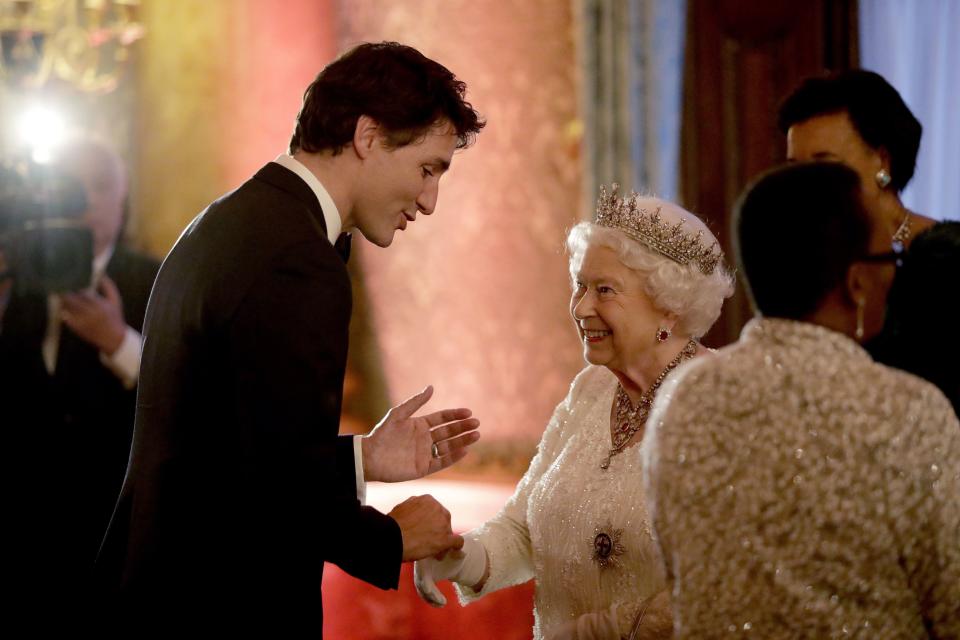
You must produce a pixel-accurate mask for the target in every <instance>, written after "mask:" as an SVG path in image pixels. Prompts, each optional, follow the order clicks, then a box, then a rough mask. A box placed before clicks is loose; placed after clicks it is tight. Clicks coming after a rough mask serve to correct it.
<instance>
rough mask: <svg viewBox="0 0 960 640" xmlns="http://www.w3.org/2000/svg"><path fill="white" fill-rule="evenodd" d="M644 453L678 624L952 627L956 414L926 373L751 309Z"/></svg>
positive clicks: (958, 498)
mask: <svg viewBox="0 0 960 640" xmlns="http://www.w3.org/2000/svg"><path fill="white" fill-rule="evenodd" d="M641 452H642V457H643V458H644V459H646V460H648V466H647V474H646V480H647V482H648V483H649V487H650V492H649V497H650V499H651V507H650V511H651V514H652V516H653V520H654V524H655V529H656V532H657V535H658V538H659V540H660V543H661V546H662V550H663V556H664V558H665V560H666V564H667V570H668V573H669V574H670V575H671V578H672V579H673V580H674V581H675V583H674V584H675V587H674V589H673V592H672V593H673V608H674V609H673V610H674V625H675V630H676V633H677V637H679V638H698V639H709V638H721V637H722V638H733V637H755V638H765V639H779V638H784V639H786V638H790V639H791V640H793V639H803V638H810V639H813V638H817V639H820V638H853V637H856V638H870V639H872V640H873V639H884V638H891V639H893V638H897V639H912V638H927V637H936V638H960V424H958V422H957V418H956V416H955V415H954V413H953V410H952V408H951V406H950V404H949V402H948V401H947V400H946V399H945V398H944V397H943V395H941V394H940V392H939V391H938V390H937V389H936V388H934V387H933V386H932V385H930V384H928V383H927V382H924V381H922V380H920V379H919V378H915V377H914V376H911V375H909V374H906V373H903V372H901V371H897V370H894V369H890V368H888V367H885V366H883V365H879V364H876V363H874V362H873V361H872V360H871V359H870V357H869V355H867V353H866V352H865V351H864V350H863V349H861V348H860V346H859V345H857V344H856V343H855V342H853V341H852V340H850V339H848V338H847V337H845V336H843V335H841V334H839V333H835V332H833V331H830V330H828V329H825V328H822V327H819V326H816V325H813V324H807V323H799V322H791V321H787V320H774V319H764V320H756V319H755V320H753V321H751V322H750V323H749V324H748V325H747V327H746V328H745V329H744V331H743V334H742V336H741V338H740V341H739V342H738V343H737V344H735V345H731V346H730V347H727V348H725V349H722V350H720V351H719V352H718V353H717V354H716V355H715V356H713V357H711V358H702V359H700V360H699V361H695V362H692V363H690V364H688V365H687V366H685V367H684V368H682V369H679V370H678V371H677V372H676V374H675V375H674V376H673V377H671V378H670V379H669V380H668V381H667V382H666V383H665V384H664V385H663V387H662V388H661V390H660V393H659V395H658V398H657V400H656V402H655V405H654V409H653V412H652V414H651V416H650V419H649V422H648V425H647V433H646V436H645V439H644V442H643V444H642V446H641ZM928 634H929V635H928Z"/></svg>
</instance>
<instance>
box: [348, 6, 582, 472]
mask: <svg viewBox="0 0 960 640" xmlns="http://www.w3.org/2000/svg"><path fill="white" fill-rule="evenodd" d="M339 6H340V24H341V30H340V43H341V48H346V47H347V46H350V45H352V44H355V43H356V42H358V41H362V40H398V41H402V42H404V43H407V44H410V45H413V46H415V47H417V48H418V49H420V50H421V51H423V52H424V53H425V54H426V55H427V56H429V57H432V58H434V59H436V60H438V61H440V62H441V63H443V64H444V65H446V66H447V67H448V68H450V69H451V70H452V71H453V72H454V73H455V74H457V75H458V76H459V77H460V78H461V79H463V80H464V81H466V82H467V84H468V87H469V89H468V97H469V99H470V100H471V102H473V104H474V105H475V106H476V107H477V108H478V109H479V110H480V111H481V112H482V114H483V115H484V116H485V117H486V118H487V121H488V124H487V128H486V129H485V130H484V131H483V133H482V134H481V135H480V136H479V138H478V140H477V143H476V145H475V146H474V147H473V148H471V149H468V150H466V151H462V152H459V153H458V155H457V156H455V159H454V163H453V167H452V169H451V171H450V173H449V174H448V175H447V176H445V177H444V179H443V181H442V182H441V189H440V197H439V201H438V204H437V207H436V213H435V214H434V215H432V216H430V217H428V218H425V217H420V218H418V220H417V222H415V223H414V224H413V225H411V226H410V227H409V228H408V229H407V231H406V232H403V233H399V234H398V235H397V237H396V239H395V241H394V244H393V246H391V247H390V248H389V249H387V250H382V249H379V248H376V247H373V246H372V245H369V244H367V243H365V242H363V241H359V242H357V244H358V245H360V246H359V247H358V248H357V249H358V251H357V253H358V254H359V257H360V259H361V263H362V266H363V271H364V279H365V286H366V288H367V291H368V292H369V296H370V300H369V304H370V306H371V309H372V315H373V324H374V327H375V330H376V331H375V333H376V335H377V336H378V338H379V343H378V346H379V349H380V354H379V356H380V359H381V361H382V362H383V366H384V369H385V374H386V379H387V383H388V387H389V392H390V395H391V396H392V399H393V400H399V399H402V398H403V397H405V396H408V395H410V394H412V393H414V392H416V391H418V390H420V389H421V388H422V387H423V386H425V385H426V384H428V383H432V384H434V385H435V387H436V394H435V399H434V400H433V401H432V402H431V405H430V406H433V407H436V408H439V407H445V406H462V405H465V406H469V407H471V408H473V409H474V411H475V413H476V415H478V416H479V417H480V419H481V421H482V427H481V428H482V431H483V434H484V435H483V438H484V439H483V440H482V441H481V444H482V445H484V447H483V448H482V449H481V450H479V451H478V454H479V455H477V456H474V461H475V462H476V461H478V460H482V459H484V458H488V459H489V458H490V457H504V458H509V457H510V456H511V455H512V454H513V453H516V454H517V456H519V457H521V458H522V456H523V452H524V451H526V452H529V451H530V450H531V448H532V445H533V444H535V443H536V442H537V440H538V439H539V436H540V434H541V432H542V431H543V428H544V426H545V423H546V420H547V419H548V418H549V416H550V414H551V412H552V410H553V407H554V406H555V405H556V403H557V402H559V401H560V400H561V399H562V398H563V397H564V395H565V393H566V391H567V388H568V386H569V384H570V381H571V380H572V378H573V376H574V375H575V373H576V372H577V371H578V370H579V369H580V368H581V367H582V366H583V363H582V359H581V356H580V346H579V343H578V341H577V338H576V336H575V334H574V331H573V325H572V321H571V320H570V319H569V315H568V311H567V303H568V298H569V284H568V275H567V261H566V257H565V255H564V253H563V239H564V237H565V231H566V230H567V229H568V228H569V227H570V226H571V225H572V224H573V223H574V222H575V221H576V219H577V217H578V214H579V213H581V212H579V211H578V210H577V206H578V203H579V202H580V199H579V196H580V194H579V183H580V170H581V169H580V158H579V144H578V140H576V139H571V138H570V137H569V135H568V133H567V132H568V131H571V130H576V129H577V127H576V126H572V125H575V124H576V120H575V119H576V118H577V93H576V78H575V69H576V58H575V52H574V34H573V25H572V15H571V6H570V3H568V2H557V1H556V0H535V1H528V2H500V1H487V2H478V1H477V0H390V1H387V0H342V1H341V3H340V5H339ZM369 346H370V347H371V348H374V347H375V345H369ZM468 460H469V458H468Z"/></svg>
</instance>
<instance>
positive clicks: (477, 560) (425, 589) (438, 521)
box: [388, 496, 487, 607]
mask: <svg viewBox="0 0 960 640" xmlns="http://www.w3.org/2000/svg"><path fill="white" fill-rule="evenodd" d="M388 515H390V517H392V518H393V519H394V520H396V521H397V524H399V525H400V531H401V532H403V560H404V562H408V561H410V560H416V561H417V562H416V564H415V565H414V584H415V585H416V587H417V593H419V594H420V597H421V598H423V599H424V600H426V601H427V602H429V603H430V604H432V605H433V606H435V607H442V606H443V605H445V604H446V603H447V599H446V598H445V597H444V596H443V594H442V593H440V589H438V588H437V582H438V581H440V580H451V581H453V582H459V583H461V584H464V585H467V586H469V587H472V588H474V589H477V590H479V589H481V588H482V587H483V583H484V582H486V577H487V552H486V550H485V549H484V548H483V545H482V544H480V543H479V542H477V541H476V540H473V539H471V538H463V537H462V536H459V535H457V534H455V533H453V532H452V531H451V529H450V512H449V511H447V510H446V509H445V508H444V507H443V505H441V504H440V503H439V502H437V501H436V500H435V499H434V498H433V497H432V496H416V497H413V498H409V499H407V500H405V501H404V502H401V503H400V504H398V505H397V506H396V507H394V508H393V510H392V511H390V513H389V514H388Z"/></svg>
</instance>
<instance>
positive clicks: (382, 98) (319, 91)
mask: <svg viewBox="0 0 960 640" xmlns="http://www.w3.org/2000/svg"><path fill="white" fill-rule="evenodd" d="M466 89H467V85H466V84H465V83H464V82H463V81H461V80H458V79H457V78H456V76H454V75H453V73H451V72H450V71H449V70H448V69H447V68H446V67H444V66H443V65H441V64H439V63H437V62H434V61H433V60H431V59H429V58H427V57H426V56H424V55H423V54H422V53H420V52H419V51H417V50H416V49H414V48H413V47H408V46H406V45H402V44H399V43H396V42H379V43H364V44H361V45H358V46H356V47H354V48H353V49H351V50H350V51H347V52H346V53H344V54H343V55H342V56H340V57H339V58H337V59H336V60H335V61H333V62H332V63H330V64H329V65H327V66H326V68H324V69H323V71H321V72H320V74H319V75H317V77H316V79H315V80H314V81H313V82H312V83H311V84H310V86H309V87H307V90H306V92H304V94H303V105H302V106H301V108H300V113H298V114H297V122H296V126H295V128H294V130H293V135H292V136H291V138H290V153H291V154H292V153H295V152H297V151H300V150H303V151H307V152H311V153H315V152H318V151H332V152H333V153H334V154H337V153H339V152H340V151H341V150H342V149H343V147H344V145H346V144H348V143H349V142H350V141H351V140H352V139H353V134H354V131H355V129H356V126H357V119H358V118H359V117H360V116H362V115H366V116H369V117H371V118H373V119H374V120H376V121H377V122H378V123H379V124H380V126H382V127H383V129H384V131H385V133H386V137H387V142H388V143H389V144H390V146H392V147H402V146H404V145H407V144H410V143H411V142H414V141H415V140H418V139H420V138H422V137H423V136H425V135H426V134H427V132H428V131H429V130H430V128H431V127H433V126H434V125H436V124H438V123H439V122H441V121H442V120H444V119H446V120H448V121H449V122H450V124H451V125H452V126H453V128H454V130H455V131H456V134H457V138H458V140H457V148H458V149H462V148H464V147H467V146H469V145H470V144H471V143H472V142H473V138H474V137H475V136H476V134H477V133H479V132H480V130H481V129H483V127H484V125H485V124H486V123H485V122H484V121H483V120H481V118H480V116H479V114H478V113H477V112H476V111H475V110H474V109H473V106H471V104H470V103H469V102H467V101H466V100H464V94H465V93H466Z"/></svg>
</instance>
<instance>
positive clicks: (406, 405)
mask: <svg viewBox="0 0 960 640" xmlns="http://www.w3.org/2000/svg"><path fill="white" fill-rule="evenodd" d="M432 395H433V387H427V388H426V389H424V390H423V391H421V392H420V393H418V394H417V395H415V396H413V397H411V398H409V399H408V400H406V401H405V402H403V403H401V404H399V405H397V406H396V407H394V408H393V409H391V410H390V411H389V412H388V413H387V415H386V416H384V418H383V420H381V421H380V423H379V424H378V425H377V426H376V427H374V429H373V431H371V432H370V434H369V435H367V436H364V437H363V438H362V439H361V442H360V444H361V451H362V455H363V468H364V479H365V480H366V481H371V480H376V481H381V482H401V481H404V480H413V479H416V478H422V477H423V476H425V475H428V474H431V473H434V472H436V471H439V470H441V469H445V468H446V467H449V466H450V465H452V464H454V463H455V462H457V461H458V460H460V459H461V458H463V456H465V455H467V448H468V447H469V446H470V445H472V444H473V443H475V442H476V441H477V440H478V439H479V438H480V434H479V433H478V432H477V427H478V426H479V424H480V423H479V421H478V420H477V419H475V418H473V417H471V412H470V411H469V410H468V409H444V410H441V411H436V412H434V413H430V414H427V415H424V416H415V415H414V413H416V412H417V410H418V409H420V408H421V407H423V405H425V404H426V403H427V401H428V400H430V398H431V396H432ZM387 515H389V516H390V517H391V518H393V519H394V520H395V521H396V523H397V525H398V526H399V527H400V533H401V535H402V536H403V561H404V562H410V561H412V560H417V561H419V562H417V565H416V568H415V571H414V573H415V575H416V576H417V578H416V583H417V591H418V592H419V593H420V596H421V597H422V598H423V599H424V600H426V601H427V602H429V603H430V604H433V605H435V606H438V607H442V606H443V605H444V604H446V599H445V598H444V597H443V595H442V594H441V593H440V591H439V589H437V586H436V581H437V580H455V581H457V582H462V583H463V584H466V585H468V586H471V587H476V588H480V587H481V586H482V585H483V583H484V582H485V580H486V571H487V554H486V551H485V550H484V548H483V546H482V545H481V544H480V543H478V542H476V541H474V540H469V539H468V540H464V539H463V537H461V536H459V535H457V534H455V533H453V530H452V528H451V526H450V512H449V511H447V510H446V509H445V508H444V507H443V505H441V504H440V503H439V502H437V501H436V499H434V498H433V497H432V496H415V497H413V498H408V499H407V500H404V501H403V502H401V503H400V504H398V505H397V506H395V507H394V508H393V509H392V510H391V511H390V513H388V514H387Z"/></svg>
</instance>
